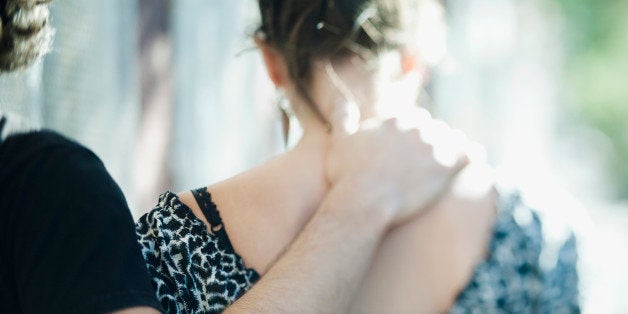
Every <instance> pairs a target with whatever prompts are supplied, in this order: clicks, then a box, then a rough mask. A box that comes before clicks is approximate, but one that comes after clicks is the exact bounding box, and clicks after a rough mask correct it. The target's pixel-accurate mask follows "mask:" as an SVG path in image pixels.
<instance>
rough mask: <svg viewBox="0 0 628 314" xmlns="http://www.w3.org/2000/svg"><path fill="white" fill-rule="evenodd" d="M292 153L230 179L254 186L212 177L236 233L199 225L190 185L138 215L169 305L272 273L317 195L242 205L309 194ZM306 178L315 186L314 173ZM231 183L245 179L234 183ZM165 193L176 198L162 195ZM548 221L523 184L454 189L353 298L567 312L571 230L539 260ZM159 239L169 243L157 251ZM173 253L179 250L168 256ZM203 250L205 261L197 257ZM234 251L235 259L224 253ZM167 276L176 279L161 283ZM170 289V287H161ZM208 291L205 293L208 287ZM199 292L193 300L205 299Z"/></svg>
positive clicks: (362, 302) (369, 307) (398, 236)
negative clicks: (186, 235)
mask: <svg viewBox="0 0 628 314" xmlns="http://www.w3.org/2000/svg"><path fill="white" fill-rule="evenodd" d="M289 159H290V158H287V159H282V158H281V157H280V158H278V159H276V160H274V161H271V162H270V163H268V164H265V165H262V166H260V167H258V168H256V169H255V170H254V171H252V172H249V173H244V174H242V175H241V176H239V177H236V178H234V179H232V180H236V182H235V183H237V182H238V180H245V181H246V180H250V181H249V182H251V185H249V186H248V187H247V188H244V189H242V188H241V185H239V184H233V183H234V182H229V181H226V182H223V183H219V184H216V185H214V186H212V187H210V189H209V191H210V192H211V193H212V199H214V200H220V199H222V200H225V199H229V200H230V201H225V202H224V203H222V204H221V203H220V202H219V201H218V202H216V203H215V205H216V208H217V210H218V211H219V212H220V216H221V217H223V222H224V225H223V226H220V227H219V228H218V229H220V230H226V232H227V233H228V235H229V236H228V240H225V239H221V238H220V237H216V236H215V235H211V234H210V231H209V230H212V228H209V226H208V225H207V224H206V225H205V227H206V229H205V230H202V228H201V229H199V226H200V225H199V222H200V221H201V220H199V219H203V220H204V221H205V222H207V221H209V219H204V218H205V217H204V214H203V212H202V210H201V209H200V207H199V206H198V204H197V202H196V201H195V200H194V198H193V197H192V198H191V199H190V195H191V194H190V193H183V194H182V195H181V197H175V196H174V195H173V194H169V196H168V195H166V196H162V203H160V204H159V205H158V208H156V209H154V210H153V211H152V212H151V213H150V214H148V215H147V216H144V217H142V218H141V219H140V222H139V223H138V235H139V236H140V239H141V241H140V243H141V244H142V246H143V248H144V249H143V251H144V256H145V258H146V259H147V262H148V264H149V269H150V270H151V272H152V275H153V277H154V278H156V279H155V280H154V284H155V285H156V287H157V288H158V289H157V290H158V295H159V297H160V298H161V301H162V305H163V306H164V307H166V308H170V309H173V308H177V309H178V310H177V311H178V312H187V311H190V308H187V307H184V308H179V307H177V306H174V305H172V306H170V307H168V303H169V302H175V301H176V300H178V301H177V302H178V303H172V304H179V305H178V306H185V305H184V304H188V303H189V301H186V302H184V301H183V300H185V299H186V298H189V297H190V296H201V295H203V294H204V292H203V291H213V290H216V289H218V290H220V289H224V293H223V294H222V296H216V295H215V296H214V301H213V302H214V303H213V304H212V303H211V302H210V303H206V306H209V307H199V308H196V309H205V310H207V309H215V310H218V309H222V308H224V307H226V306H227V305H228V304H230V303H231V302H233V301H235V300H236V299H237V298H238V297H239V296H240V295H241V294H243V293H244V292H246V291H247V290H248V289H249V288H250V287H252V285H253V284H254V282H255V281H256V280H257V279H258V278H259V276H260V275H261V276H263V275H264V270H265V269H267V268H268V267H269V266H270V264H272V262H273V261H274V260H276V259H277V258H278V257H279V256H280V255H281V253H282V252H283V251H284V250H285V248H286V247H287V246H288V245H289V243H290V242H291V241H292V240H293V238H294V237H295V236H296V234H294V235H291V233H290V232H282V230H299V229H301V228H302V227H303V225H304V224H305V222H306V221H307V217H309V215H311V212H308V208H309V205H308V206H306V204H303V203H302V204H301V205H300V207H293V211H292V212H290V211H281V213H282V215H292V216H291V217H282V218H281V219H269V220H268V221H274V222H273V223H267V221H263V222H262V221H255V220H251V219H250V214H248V213H247V212H248V211H249V210H250V209H247V210H240V206H243V207H248V206H246V205H245V204H255V203H256V202H258V201H259V200H260V197H262V198H264V199H265V200H266V202H259V204H260V206H259V207H257V212H256V213H255V215H256V216H258V217H264V216H265V217H276V216H277V208H282V207H283V206H285V204H279V203H277V204H276V205H277V206H276V207H275V206H273V201H272V200H280V199H281V198H282V196H285V195H289V194H290V193H296V195H301V193H304V192H308V191H304V190H303V189H302V188H299V186H298V185H294V186H293V187H292V188H289V187H286V185H285V182H291V181H292V180H293V179H294V178H296V177H298V175H303V174H302V173H301V174H298V175H297V176H295V175H294V173H293V172H291V171H285V172H277V169H280V168H277V166H278V165H281V164H282V163H284V162H285V163H286V164H288V163H290V162H292V161H290V160H289ZM277 163H279V164H277ZM313 168H316V167H313ZM288 169H289V167H286V170H288ZM291 173H292V174H291ZM306 177H307V176H306ZM303 184H304V186H308V184H307V182H303ZM230 186H231V187H240V188H237V189H233V188H230ZM264 187H266V188H264ZM278 187H283V188H278ZM214 191H216V193H215V195H214ZM230 194H231V195H230ZM305 194H307V193H305ZM225 195H229V196H227V197H226V196H225ZM164 199H167V200H168V201H167V202H164V201H163V200H164ZM182 200H183V202H184V203H185V205H184V203H182V202H181V201H182ZM269 200H270V201H269ZM188 207H189V208H188ZM173 212H176V213H178V214H177V216H178V217H180V218H181V219H182V220H181V222H180V223H178V224H177V225H180V226H186V225H194V227H193V228H188V229H189V230H196V231H195V232H200V233H199V234H197V235H198V236H202V238H203V239H205V240H195V241H188V240H186V241H181V240H177V238H178V237H179V236H178V234H177V231H176V230H170V228H171V227H170V226H169V225H168V224H165V223H164V222H165V221H168V220H170V219H171V217H173V215H172V213H173ZM194 214H196V215H197V216H198V217H197V216H194ZM227 217H229V218H227ZM303 217H305V218H306V219H304V218H303ZM186 221H187V222H186ZM190 222H191V223H190ZM286 224H288V225H286ZM260 226H261V228H260ZM541 227H542V221H541V220H539V216H538V215H537V214H536V213H535V212H534V211H533V210H531V209H530V208H528V207H526V206H525V205H524V204H523V203H522V202H521V201H520V199H519V198H517V194H516V193H510V192H503V191H502V192H499V193H496V192H495V190H492V189H489V190H486V191H484V192H482V193H479V194H476V195H475V197H462V196H461V195H460V194H457V193H450V194H449V195H447V196H445V197H444V199H443V200H442V201H441V202H440V203H438V204H437V205H436V206H434V208H432V209H431V210H430V211H428V212H427V213H425V214H423V215H421V216H417V217H416V218H413V219H412V220H411V221H410V222H408V223H407V224H405V225H402V226H398V227H396V228H395V229H393V230H392V231H391V232H390V233H389V234H388V235H387V236H386V237H385V238H384V239H383V242H382V243H381V245H380V247H379V249H378V251H377V254H376V256H375V258H374V259H373V263H372V266H371V269H370V270H369V272H368V274H367V276H366V277H365V279H364V282H363V285H362V288H361V290H360V291H359V293H358V294H357V295H356V297H355V299H354V303H353V311H354V312H357V313H364V312H373V313H380V312H389V311H391V310H392V311H393V312H405V311H409V310H412V311H413V312H443V311H448V310H449V309H453V310H454V311H461V310H468V309H475V310H479V311H480V312H491V311H498V310H503V311H515V310H516V311H517V312H519V310H521V311H524V312H533V311H534V312H536V310H537V309H551V308H552V306H557V307H558V308H559V309H563V310H566V311H567V312H572V311H577V309H578V307H577V306H578V303H577V297H578V295H577V276H576V274H575V262H576V260H575V258H576V256H575V255H573V253H574V252H575V251H574V250H575V243H574V241H573V238H570V239H567V240H566V241H565V242H564V243H562V244H560V247H561V254H562V255H561V256H560V263H559V264H556V265H554V267H550V268H549V269H541V265H540V263H539V258H540V254H541V251H542V250H543V249H544V239H543V234H542V232H541ZM255 230H260V231H255ZM263 230H267V234H268V236H264V234H262V233H261V232H263ZM166 237H167V238H169V239H170V240H169V241H174V242H171V243H169V244H168V245H161V246H160V245H156V243H160V242H161V243H163V241H164V238H166ZM290 237H292V238H290ZM199 239H200V238H199ZM207 239H210V240H211V241H208V240H207ZM225 242H228V245H226V244H227V243H225ZM244 242H246V243H244ZM217 243H222V244H217ZM195 246H199V248H195ZM254 246H259V247H266V248H275V249H273V250H272V252H273V253H272V254H266V255H264V254H262V255H258V254H257V252H258V251H257V250H256V249H253V250H251V249H250V248H251V247H254ZM155 247H160V248H159V250H165V251H161V252H158V253H157V254H155V252H156V251H155V250H156V249H155ZM171 247H172V248H171ZM181 247H186V250H188V251H190V252H192V251H196V252H199V251H201V250H200V247H203V249H202V250H204V252H205V253H204V254H205V257H200V259H199V256H193V255H190V256H186V254H180V251H179V250H180V249H181ZM175 248H176V249H175ZM247 248H248V249H247ZM173 250H176V251H177V252H174V251H173ZM157 255H159V256H160V260H161V261H160V262H159V263H161V265H157V267H153V266H155V265H153V266H151V264H153V263H155V257H156V256H157ZM170 255H172V256H177V258H176V259H175V258H172V259H170V258H163V257H164V256H170ZM240 257H243V259H241V258H240ZM328 258H332V259H333V258H334V257H332V256H330V257H328ZM199 260H200V261H203V262H204V263H205V264H197V261H199ZM226 260H228V261H231V262H229V263H226V262H225V261H226ZM234 261H235V264H234ZM207 263H208V264H207ZM251 265H261V266H258V267H257V269H256V268H250V267H251ZM207 267H210V268H211V269H212V271H211V272H209V273H205V274H206V275H200V274H199V273H197V272H195V271H193V270H194V269H200V268H205V269H207ZM225 267H227V268H225ZM247 267H248V268H247ZM191 270H192V271H191ZM256 270H258V271H256ZM225 272H227V273H228V274H232V275H231V276H229V275H227V276H226V277H223V278H222V279H219V278H218V277H215V276H213V275H211V274H213V273H216V274H223V276H224V274H225ZM208 274H209V275H208ZM557 276H562V277H560V278H559V277H557ZM566 276H571V277H569V278H566ZM574 276H576V277H574ZM238 278H239V279H238ZM573 280H576V282H573ZM221 282H233V284H232V286H233V287H239V288H238V289H236V290H237V293H234V292H233V291H234V290H232V289H229V288H228V285H224V284H221ZM571 283H574V284H573V285H572V284H571ZM566 284H568V285H567V286H565V285H566ZM167 285H175V287H177V286H178V288H173V289H165V288H159V287H160V286H167ZM182 288H184V289H182ZM557 288H558V290H560V291H561V293H560V295H558V296H557V297H555V298H548V297H547V296H550V295H554V294H555V291H556V289H557ZM187 289H189V290H191V291H192V293H186V294H182V292H181V291H183V290H187ZM159 291H161V292H162V294H160V292H159ZM165 291H169V292H168V293H163V292H165ZM217 295H221V294H220V293H219V294H217ZM227 296H228V297H227ZM203 300H205V301H207V299H206V297H204V299H203ZM163 302H166V303H165V304H164V303H163ZM198 302H199V301H198V300H197V301H195V302H193V303H194V304H202V302H201V303H198ZM537 306H539V307H537ZM541 306H542V307H541Z"/></svg>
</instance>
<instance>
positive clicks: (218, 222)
mask: <svg viewBox="0 0 628 314" xmlns="http://www.w3.org/2000/svg"><path fill="white" fill-rule="evenodd" d="M191 192H192V195H194V198H195V199H196V203H198V206H199V207H200V208H201V211H202V212H203V216H205V219H207V221H208V222H209V224H210V225H211V230H212V233H213V234H214V235H215V236H217V237H218V238H220V239H221V240H222V241H221V242H222V243H223V244H224V245H225V246H226V247H227V248H228V249H230V250H233V247H232V246H231V240H229V236H228V235H227V231H226V230H225V226H224V225H223V223H222V218H220V213H219V212H218V209H217V208H216V204H214V202H213V201H212V197H211V195H210V194H209V192H208V191H207V188H204V187H203V188H200V189H196V190H192V191H191Z"/></svg>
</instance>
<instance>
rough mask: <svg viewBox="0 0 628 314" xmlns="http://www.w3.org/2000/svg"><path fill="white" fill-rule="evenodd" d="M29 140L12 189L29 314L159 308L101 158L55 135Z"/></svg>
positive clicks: (17, 265)
mask: <svg viewBox="0 0 628 314" xmlns="http://www.w3.org/2000/svg"><path fill="white" fill-rule="evenodd" d="M22 141H23V142H22V143H19V142H18V143H11V145H14V146H13V147H12V148H11V149H12V150H14V151H19V152H23V153H21V154H16V155H15V156H19V159H20V163H19V164H15V165H14V166H16V167H17V168H19V169H20V171H19V175H15V176H14V178H15V179H14V180H13V184H14V186H13V189H11V190H12V191H13V197H12V199H13V200H14V202H13V203H12V204H13V206H11V207H12V213H11V221H12V224H13V226H12V229H13V232H12V235H11V236H12V237H13V245H12V246H13V252H12V253H13V254H12V257H13V263H12V265H13V267H14V280H15V285H16V290H17V295H18V297H19V303H20V307H21V309H22V311H23V312H24V313H102V312H110V311H114V310H117V309H123V308H128V307H133V306H151V307H155V308H159V303H158V302H157V299H156V296H155V293H154V291H153V289H152V287H151V284H150V280H149V278H148V274H147V269H146V265H145V262H144V260H143V258H142V256H141V253H140V248H139V244H138V243H137V241H136V237H135V232H134V224H133V219H132V217H131V214H130V212H129V209H128V206H127V203H126V200H125V198H124V195H123V194H122V192H121V191H120V188H119V187H118V185H117V184H116V183H115V182H114V180H113V179H112V178H111V176H110V175H109V173H108V172H107V170H106V169H105V167H104V165H103V164H102V162H101V161H100V160H99V159H98V157H96V156H95V155H94V154H93V153H92V152H91V151H89V150H87V149H85V148H84V147H82V146H80V145H78V144H76V143H74V142H71V141H69V140H67V139H65V138H63V137H61V136H59V135H56V134H54V133H46V132H43V133H42V132H39V133H36V134H31V135H28V136H25V138H23V139H22ZM5 144H6V143H5ZM20 145H23V146H24V147H25V148H22V147H21V146H20Z"/></svg>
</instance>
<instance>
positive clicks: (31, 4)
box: [0, 0, 53, 73]
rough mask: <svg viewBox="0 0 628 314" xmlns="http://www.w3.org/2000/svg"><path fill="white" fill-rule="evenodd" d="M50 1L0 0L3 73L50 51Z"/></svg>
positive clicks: (28, 63)
mask: <svg viewBox="0 0 628 314" xmlns="http://www.w3.org/2000/svg"><path fill="white" fill-rule="evenodd" d="M50 1H51V0H0V73H2V72H9V71H13V70H16V69H20V68H23V67H26V66H28V65H30V64H31V63H32V62H33V61H35V60H37V59H39V58H40V57H41V56H42V55H44V54H46V53H47V52H48V51H49V50H50V44H51V42H52V37H53V30H52V28H51V27H50V26H49V25H48V20H49V16H50V11H49V8H48V6H49V3H50Z"/></svg>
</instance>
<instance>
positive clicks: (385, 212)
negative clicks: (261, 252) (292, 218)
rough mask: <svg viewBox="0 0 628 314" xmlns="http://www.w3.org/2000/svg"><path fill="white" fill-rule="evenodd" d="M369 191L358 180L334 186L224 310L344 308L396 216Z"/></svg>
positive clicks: (283, 310)
mask: <svg viewBox="0 0 628 314" xmlns="http://www.w3.org/2000/svg"><path fill="white" fill-rule="evenodd" d="M358 191H363V192H365V193H358ZM369 193H370V195H375V194H376V193H373V191H372V190H371V191H369V190H368V189H366V186H365V185H364V184H361V183H360V182H356V181H355V180H354V181H350V180H347V181H345V182H342V183H339V184H337V185H336V186H334V187H333V189H332V190H331V191H330V192H329V194H328V195H327V197H326V198H325V200H324V202H323V204H322V205H321V206H320V208H319V210H318V211H317V212H316V213H315V214H314V216H313V217H312V219H311V220H310V221H309V222H308V224H307V225H306V227H305V228H304V230H303V231H302V232H301V233H300V234H299V236H298V237H297V238H296V240H295V241H294V242H293V243H292V244H291V246H290V247H289V248H288V250H287V251H286V252H285V254H284V255H283V256H282V257H281V258H280V259H279V260H278V262H277V263H276V264H275V265H273V266H272V267H271V268H270V270H269V271H268V273H266V275H265V276H264V277H262V279H261V280H260V281H259V282H258V283H257V284H256V285H255V286H254V287H253V288H252V289H251V290H250V291H249V292H247V293H246V294H245V295H244V296H243V297H242V298H240V299H239V300H238V301H237V302H235V303H234V304H233V305H232V306H231V307H229V308H228V309H227V311H226V312H225V313H236V312H260V313H281V312H293V313H308V312H324V313H327V312H329V313H335V312H343V311H346V309H347V307H348V305H349V303H350V301H351V299H352V298H353V294H354V293H355V291H356V290H357V288H358V287H359V285H360V283H361V281H362V277H363V276H364V274H365V273H366V271H367V270H368V268H369V265H370V261H371V258H372V256H373V254H374V252H375V249H376V248H377V245H378V243H379V241H380V239H381V237H382V235H383V234H384V231H385V229H386V227H387V225H388V223H389V222H390V221H391V219H392V215H390V214H389V213H392V212H393V211H392V210H389V208H387V207H388V206H393V205H392V204H386V203H385V202H383V201H380V200H368V199H367V196H368V195H369ZM358 195H359V197H357V196H358Z"/></svg>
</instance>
